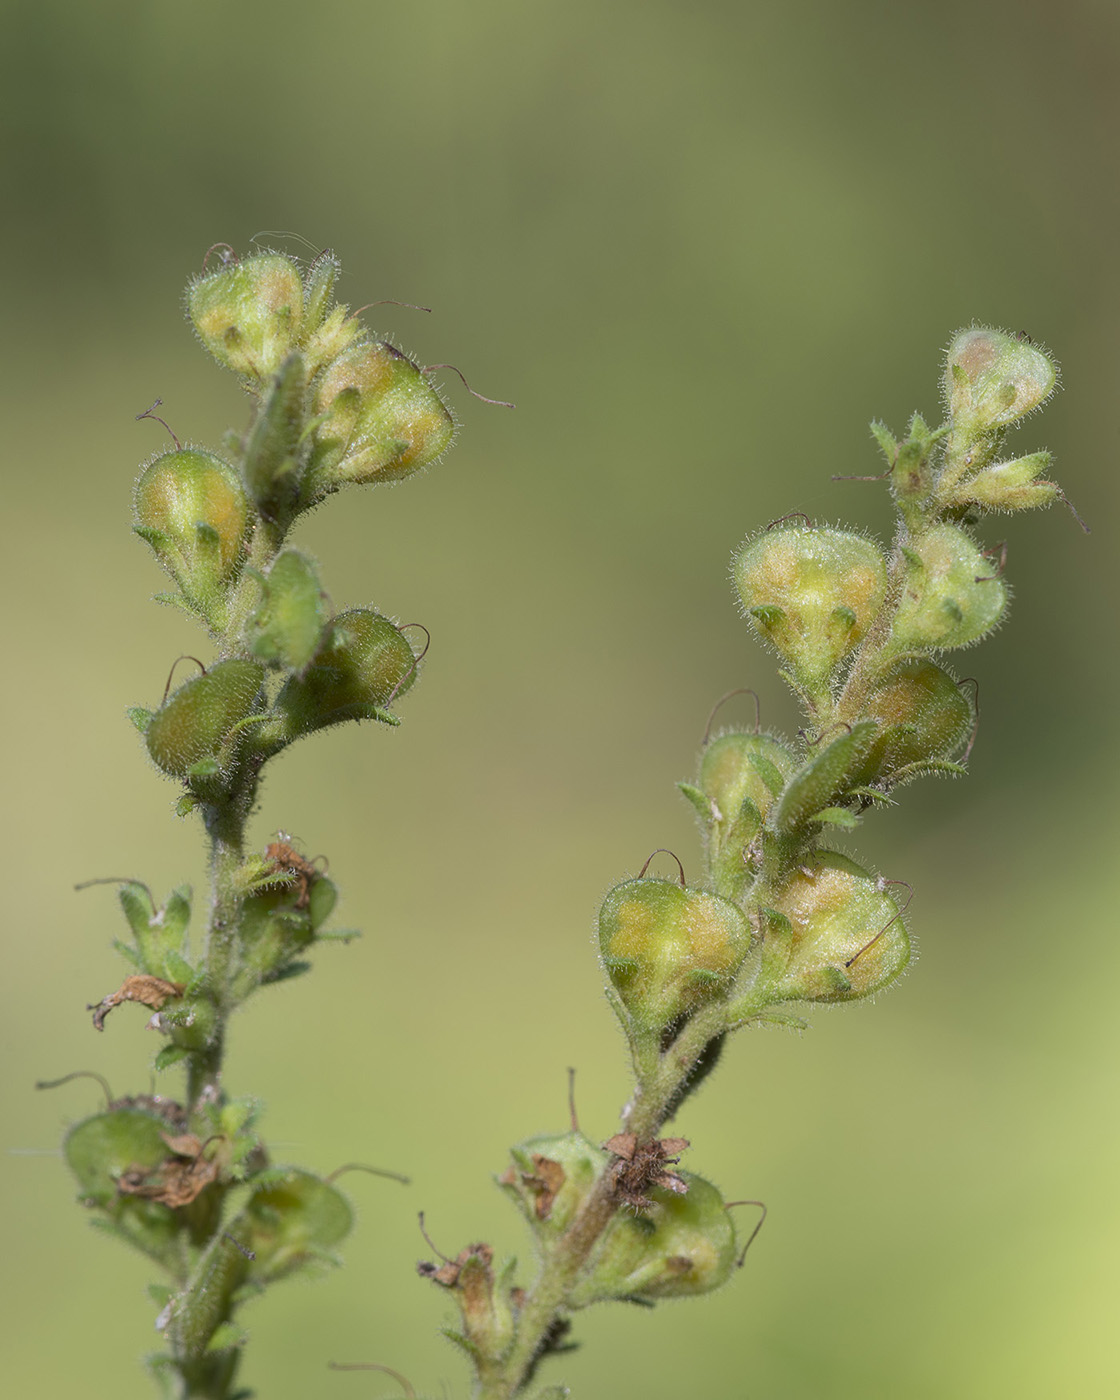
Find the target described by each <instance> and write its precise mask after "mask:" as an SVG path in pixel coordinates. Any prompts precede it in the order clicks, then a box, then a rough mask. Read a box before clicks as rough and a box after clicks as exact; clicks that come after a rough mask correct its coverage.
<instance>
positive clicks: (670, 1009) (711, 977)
mask: <svg viewBox="0 0 1120 1400" xmlns="http://www.w3.org/2000/svg"><path fill="white" fill-rule="evenodd" d="M749 947H750V929H749V927H748V924H747V921H746V917H745V915H744V914H743V911H742V910H741V909H740V908H739V907H738V905H735V904H732V903H731V902H730V901H729V900H726V899H721V898H720V896H719V895H716V894H710V893H709V892H708V891H706V890H695V889H688V888H682V886H680V885H678V884H676V883H674V882H673V881H672V880H651V879H646V878H644V877H643V878H639V879H637V880H626V881H625V882H624V883H623V884H621V885H616V886H615V888H614V889H613V890H611V892H610V894H608V895H607V897H606V899H605V900H604V901H603V907H602V909H601V910H600V912H599V948H600V951H601V952H602V955H603V965H604V966H605V967H606V969H607V973H608V975H609V976H610V979H611V981H612V982H613V983H614V985H615V987H616V988H617V990H618V993H619V996H620V997H621V999H622V1001H623V1004H624V1005H625V1006H626V1008H627V1010H628V1011H629V1012H630V1014H631V1016H633V1018H634V1020H635V1021H636V1022H637V1023H638V1024H639V1025H643V1026H645V1027H647V1028H649V1029H656V1030H660V1029H661V1028H662V1027H664V1026H667V1025H668V1024H669V1023H670V1022H671V1021H674V1020H676V1019H677V1017H678V1016H681V1015H684V1014H686V1013H688V1012H690V1011H694V1010H695V1009H696V1008H697V1007H698V1006H701V1005H702V1004H703V1003H704V1002H706V1001H709V1000H711V999H712V998H713V997H715V996H718V995H719V994H720V993H721V992H723V991H724V990H725V989H726V988H727V986H728V985H729V983H730V982H731V980H732V978H733V977H734V976H735V973H736V972H737V971H738V970H739V966H740V964H741V963H742V961H743V959H744V957H746V954H747V950H748V948H749Z"/></svg>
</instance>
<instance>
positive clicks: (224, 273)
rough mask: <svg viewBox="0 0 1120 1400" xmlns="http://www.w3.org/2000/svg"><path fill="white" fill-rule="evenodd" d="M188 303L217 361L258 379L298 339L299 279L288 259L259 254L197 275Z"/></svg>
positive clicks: (300, 314)
mask: <svg viewBox="0 0 1120 1400" xmlns="http://www.w3.org/2000/svg"><path fill="white" fill-rule="evenodd" d="M187 307H188V310H189V312H190V317H191V320H192V321H193V322H194V327H195V330H196V331H197V332H198V335H199V339H200V340H201V341H202V343H203V345H205V346H206V348H207V350H209V351H210V353H211V354H212V355H213V356H214V358H215V359H216V360H217V361H218V363H219V364H223V365H225V366H226V367H227V368H229V369H232V370H233V371H234V372H235V373H236V374H240V375H243V376H244V377H245V378H246V379H249V380H251V381H253V382H254V383H256V384H262V383H264V382H265V381H267V380H268V379H270V378H271V377H272V376H273V375H274V374H275V373H276V371H277V370H278V369H279V368H280V366H281V365H282V364H283V362H284V360H285V359H286V358H287V356H288V354H289V353H290V352H291V351H292V350H293V349H295V348H296V346H297V345H298V343H299V334H300V325H301V322H302V319H303V281H302V279H301V278H300V275H299V269H298V268H297V267H296V265H295V263H293V262H292V261H291V260H290V259H289V258H284V257H281V256H280V255H279V254H277V253H258V254H255V255H254V256H253V257H248V258H243V259H242V260H241V261H240V262H237V263H234V264H232V265H231V266H229V267H224V268H221V269H220V270H219V271H218V272H213V273H210V274H209V275H205V276H203V277H200V278H199V279H198V281H197V282H194V283H193V284H192V285H191V287H190V288H189V290H188V292H187Z"/></svg>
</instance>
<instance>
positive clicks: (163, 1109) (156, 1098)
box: [109, 1094, 188, 1132]
mask: <svg viewBox="0 0 1120 1400" xmlns="http://www.w3.org/2000/svg"><path fill="white" fill-rule="evenodd" d="M118 1108H139V1109H141V1110H143V1111H144V1112H146V1113H154V1114H156V1115H157V1116H158V1117H160V1118H162V1119H163V1121H164V1122H165V1123H166V1124H167V1125H168V1127H169V1128H174V1129H176V1130H177V1131H178V1132H182V1131H183V1130H184V1128H186V1126H187V1119H188V1114H187V1110H186V1109H185V1108H184V1107H183V1105H182V1104H181V1103H176V1102H175V1100H174V1099H168V1098H164V1096H163V1095H162V1094H128V1095H126V1096H125V1097H124V1098H123V1099H114V1100H113V1101H112V1103H111V1104H110V1105H109V1110H110V1112H113V1111H115V1110H116V1109H118Z"/></svg>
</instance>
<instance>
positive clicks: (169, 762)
mask: <svg viewBox="0 0 1120 1400" xmlns="http://www.w3.org/2000/svg"><path fill="white" fill-rule="evenodd" d="M263 680H264V667H263V666H258V665H257V663H256V662H255V661H240V660H237V659H232V660H229V661H219V662H218V664H217V665H216V666H211V668H210V670H209V671H207V672H206V674H205V675H202V676H195V677H193V678H192V679H191V680H189V681H187V683H186V684H185V685H181V686H180V687H179V688H178V690H176V691H175V692H174V693H173V694H172V695H171V696H170V697H169V698H168V699H167V700H166V701H165V702H164V703H163V705H161V706H160V708H159V709H158V710H157V711H156V712H155V714H154V715H153V716H152V718H151V723H150V724H149V725H148V728H147V730H146V732H145V736H144V737H145V739H146V740H147V744H148V752H149V753H150V754H151V756H152V758H153V759H154V760H155V761H156V763H158V764H159V766H160V767H161V768H162V769H163V771H164V772H165V773H170V774H172V776H174V777H176V778H185V777H187V776H188V775H189V774H190V770H191V769H192V768H193V767H194V766H195V765H196V764H199V763H203V762H205V761H209V760H213V761H214V762H216V763H217V765H218V767H219V768H221V767H224V766H225V764H226V762H227V761H228V759H229V757H230V755H229V754H228V753H227V752H226V751H225V749H226V744H227V740H229V739H230V738H231V735H232V732H233V730H234V729H235V727H236V726H237V725H238V724H239V723H240V721H241V720H243V719H245V718H247V717H248V715H249V714H250V713H251V712H252V710H253V706H254V704H255V702H256V699H257V695H258V693H259V691H260V687H261V682H262V681H263Z"/></svg>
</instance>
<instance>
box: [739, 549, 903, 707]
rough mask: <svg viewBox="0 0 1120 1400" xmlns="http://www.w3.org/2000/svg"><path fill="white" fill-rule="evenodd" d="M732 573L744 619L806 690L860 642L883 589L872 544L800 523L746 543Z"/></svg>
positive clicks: (879, 558)
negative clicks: (767, 642)
mask: <svg viewBox="0 0 1120 1400" xmlns="http://www.w3.org/2000/svg"><path fill="white" fill-rule="evenodd" d="M733 571H734V577H735V583H736V585H737V587H738V590H739V596H740V598H741V599H742V603H743V607H744V609H745V611H746V613H747V615H748V617H750V619H751V620H752V622H753V623H754V625H755V627H756V628H757V629H758V631H759V632H760V633H761V635H762V636H763V637H765V638H766V640H767V641H769V642H771V643H772V644H773V645H774V646H775V647H776V648H777V650H778V651H779V652H780V653H781V654H782V655H783V656H784V657H785V658H786V660H787V661H789V662H790V663H791V664H792V665H793V667H794V670H795V671H796V673H797V677H798V679H799V680H800V681H801V682H802V684H804V685H807V686H809V687H810V688H812V689H816V688H818V687H819V686H821V685H822V684H824V683H825V682H826V681H827V679H828V677H829V675H830V674H831V672H832V671H833V670H834V668H835V667H836V666H837V665H838V663H839V662H840V661H842V660H843V658H844V657H845V656H847V655H848V654H849V653H850V652H851V651H852V650H853V648H854V647H856V646H857V645H858V643H859V642H860V640H861V639H862V638H863V636H864V634H865V633H866V631H867V628H868V626H869V625H870V623H871V620H872V619H873V618H874V616H875V614H876V613H877V612H878V610H879V607H880V606H881V604H882V602H883V597H884V595H885V593H886V587H887V569H886V561H885V560H884V558H883V555H882V551H881V550H880V549H879V547H878V545H876V544H874V543H872V541H871V540H867V539H864V537H863V536H862V535H853V534H849V533H847V532H846V531H843V530H830V529H814V528H812V527H810V526H805V525H794V526H782V527H781V528H780V529H772V530H767V531H765V532H764V533H763V534H761V535H758V536H757V537H756V538H755V539H753V540H748V541H747V543H746V544H745V545H744V546H743V547H742V549H740V551H739V553H738V554H737V555H736V556H735V559H734V563H733Z"/></svg>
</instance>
